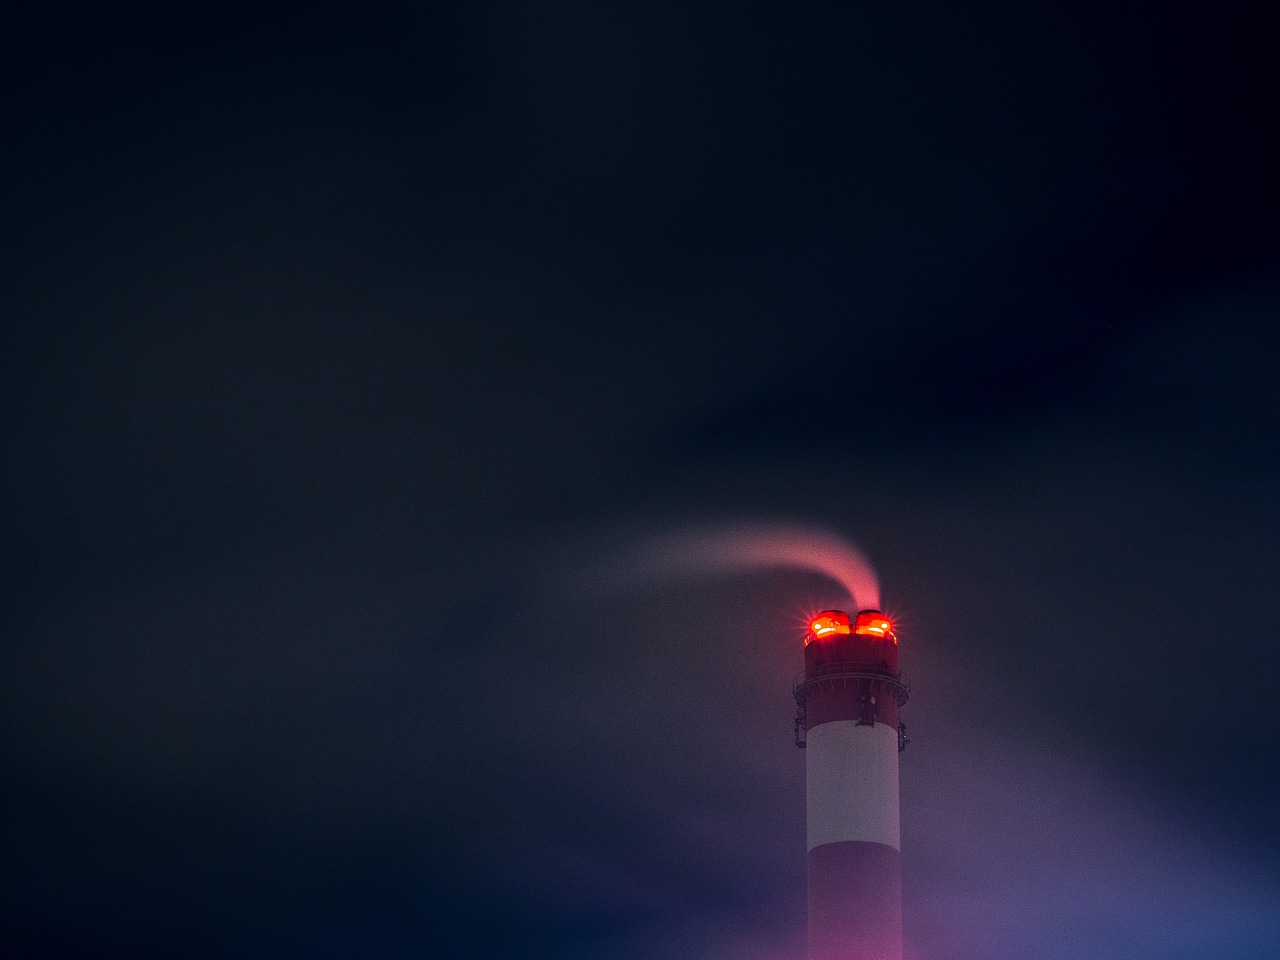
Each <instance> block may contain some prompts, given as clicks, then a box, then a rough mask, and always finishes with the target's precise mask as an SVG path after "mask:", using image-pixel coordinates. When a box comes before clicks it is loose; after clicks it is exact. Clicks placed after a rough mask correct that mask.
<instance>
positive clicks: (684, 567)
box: [610, 523, 880, 610]
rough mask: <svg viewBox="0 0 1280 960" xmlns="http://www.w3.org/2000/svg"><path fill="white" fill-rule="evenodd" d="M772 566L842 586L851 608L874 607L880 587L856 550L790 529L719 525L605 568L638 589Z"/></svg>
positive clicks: (826, 536)
mask: <svg viewBox="0 0 1280 960" xmlns="http://www.w3.org/2000/svg"><path fill="white" fill-rule="evenodd" d="M772 567H796V568H800V569H804V570H814V571H816V572H818V573H822V574H824V575H826V576H828V577H830V578H831V579H832V580H835V581H836V582H837V583H839V584H840V585H841V586H842V587H844V589H845V591H846V592H847V593H848V594H849V596H850V598H852V600H853V605H854V607H855V609H859V610H864V609H867V608H874V609H879V607H880V584H879V582H878V581H877V579H876V574H875V571H874V570H873V569H872V568H871V564H870V562H868V560H867V558H866V557H864V556H863V555H862V553H861V551H859V550H858V548H857V547H855V546H854V545H853V544H851V543H849V542H848V541H847V540H843V539H841V538H840V537H837V536H835V535H834V534H831V533H828V532H827V531H825V530H820V529H817V528H815V527H807V526H798V525H793V524H774V523H724V524H716V525H707V526H699V527H692V528H687V529H684V530H679V531H673V532H670V533H664V534H660V535H657V536H650V537H648V538H646V539H644V540H642V541H641V543H640V545H639V546H638V547H637V548H636V550H635V551H634V552H632V553H630V554H628V555H626V556H624V557H623V558H622V559H621V560H620V561H619V563H617V564H616V565H614V566H613V567H612V568H611V571H610V572H611V574H612V576H611V577H610V580H611V581H614V580H615V578H616V581H625V582H627V583H631V584H637V585H643V584H646V583H654V582H657V581H662V580H670V579H675V578H677V577H688V576H694V575H701V576H709V575H716V574H725V573H733V572H736V571H744V572H745V571H749V570H761V569H768V568H772ZM615 585H616V584H615Z"/></svg>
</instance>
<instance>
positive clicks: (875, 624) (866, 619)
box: [853, 610, 898, 643]
mask: <svg viewBox="0 0 1280 960" xmlns="http://www.w3.org/2000/svg"><path fill="white" fill-rule="evenodd" d="M853 632H854V633H856V634H858V635H859V636H863V637H883V638H885V639H888V640H892V641H893V642H894V643H897V642H898V636H897V634H895V633H894V632H893V624H892V623H890V622H889V619H888V618H887V617H886V616H885V615H884V614H883V613H881V612H880V611H879V610H863V611H862V612H860V613H859V614H858V619H857V620H855V621H854V624H853Z"/></svg>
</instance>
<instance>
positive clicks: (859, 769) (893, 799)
mask: <svg viewBox="0 0 1280 960" xmlns="http://www.w3.org/2000/svg"><path fill="white" fill-rule="evenodd" d="M804 645H805V646H804V673H803V674H802V675H801V676H800V677H799V678H798V679H797V681H796V685H795V691H794V692H795V700H796V707H797V714H796V743H797V744H798V745H799V746H801V747H805V748H806V749H805V754H806V760H805V766H806V781H807V791H806V793H807V822H808V849H809V960H902V854H901V841H900V837H899V829H898V754H899V753H900V752H901V750H902V749H903V747H904V746H905V744H906V737H905V729H906V728H905V726H904V725H903V724H902V723H901V721H900V720H899V719H898V710H899V708H900V707H901V706H902V705H903V704H905V703H906V702H907V697H908V693H909V691H908V688H907V685H906V684H905V683H904V682H903V680H902V674H901V673H900V672H899V671H898V638H897V635H896V634H895V633H894V630H893V624H892V623H891V622H890V621H889V620H888V618H886V617H885V616H884V614H882V613H880V611H878V610H863V611H861V612H860V613H859V614H858V615H857V616H856V617H855V618H854V619H853V621H852V623H851V622H850V619H849V615H848V614H847V613H844V612H842V611H839V610H828V611H825V612H823V613H820V614H818V615H817V616H816V617H813V618H811V620H810V621H809V625H808V629H807V630H806V632H805V637H804Z"/></svg>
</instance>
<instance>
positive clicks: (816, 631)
mask: <svg viewBox="0 0 1280 960" xmlns="http://www.w3.org/2000/svg"><path fill="white" fill-rule="evenodd" d="M848 632H849V615H848V614H847V613H845V612H844V611H843V610H823V611H822V612H821V613H820V614H818V615H817V616H816V617H814V618H813V619H812V620H810V621H809V634H808V636H806V637H805V638H804V640H805V645H806V646H808V644H809V641H810V640H813V639H815V638H816V639H818V640H822V639H824V638H826V637H834V636H838V635H839V634H842V633H848Z"/></svg>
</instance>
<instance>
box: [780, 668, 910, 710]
mask: <svg viewBox="0 0 1280 960" xmlns="http://www.w3.org/2000/svg"><path fill="white" fill-rule="evenodd" d="M830 680H845V681H848V680H874V681H876V682H878V683H883V684H885V685H886V686H888V687H891V688H893V695H894V698H895V699H896V700H897V701H898V706H900V707H901V706H902V705H903V704H905V703H906V702H907V700H908V699H909V698H910V697H911V685H910V684H909V683H907V681H905V680H904V679H902V674H901V673H893V672H892V671H890V670H889V669H888V668H887V667H878V666H875V665H873V664H869V663H825V664H823V665H822V672H821V673H816V674H814V675H813V676H809V675H808V673H807V671H803V670H802V671H801V672H800V673H799V674H798V675H797V676H796V678H795V681H794V682H793V683H792V685H791V695H792V696H793V697H794V698H795V701H796V703H798V704H803V703H804V702H805V698H806V696H807V694H808V691H809V688H810V687H815V686H817V685H818V684H820V683H826V682H828V681H830Z"/></svg>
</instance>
